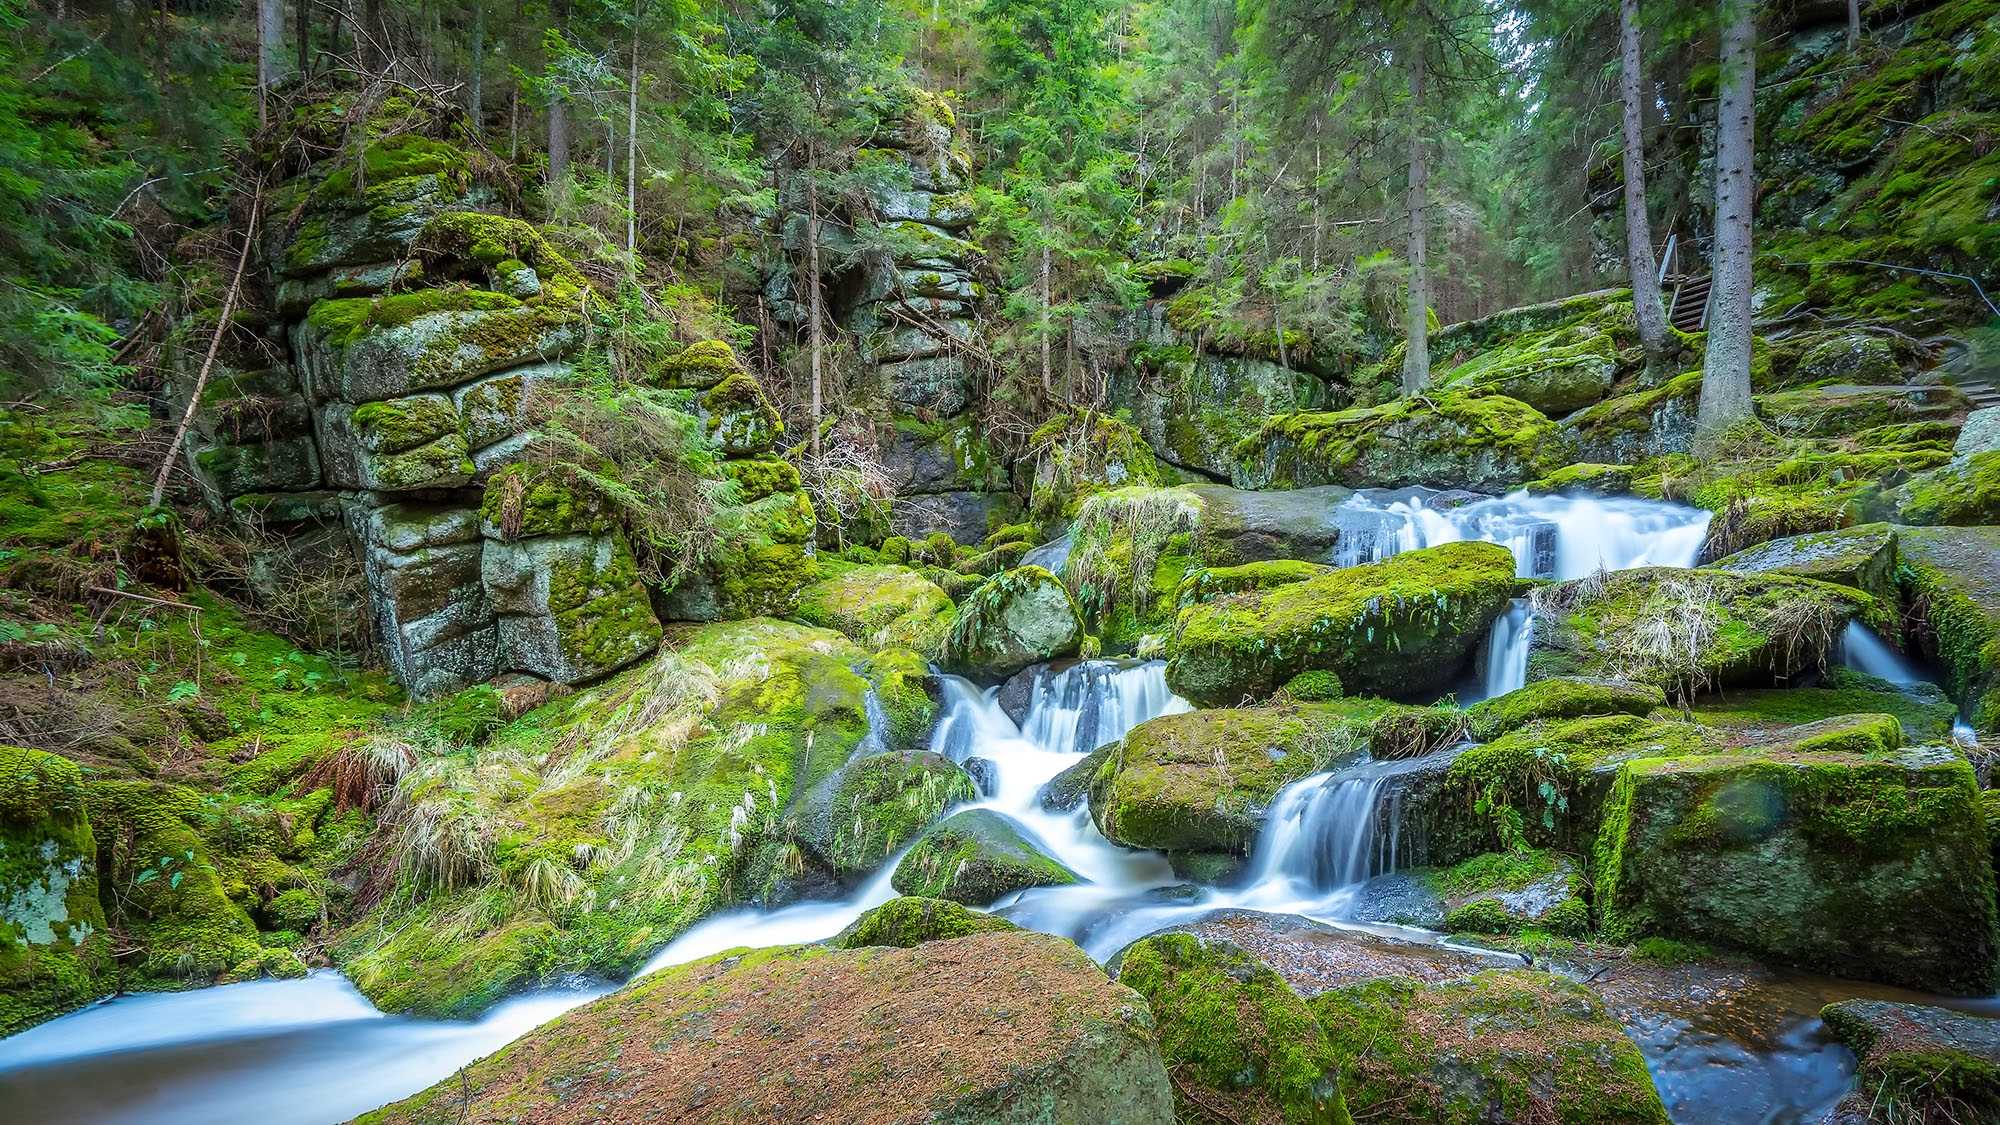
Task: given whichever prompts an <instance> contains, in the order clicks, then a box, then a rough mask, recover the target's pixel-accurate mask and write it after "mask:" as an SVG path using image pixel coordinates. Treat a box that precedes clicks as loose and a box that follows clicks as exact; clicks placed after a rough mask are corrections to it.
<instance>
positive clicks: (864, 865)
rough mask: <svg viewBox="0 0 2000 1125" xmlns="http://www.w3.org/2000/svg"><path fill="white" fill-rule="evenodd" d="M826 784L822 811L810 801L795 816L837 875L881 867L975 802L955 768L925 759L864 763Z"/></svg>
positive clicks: (939, 758)
mask: <svg viewBox="0 0 2000 1125" xmlns="http://www.w3.org/2000/svg"><path fill="white" fill-rule="evenodd" d="M829 782H830V783H829V784H828V785H826V786H825V789H826V793H825V800H824V805H823V806H821V804H820V801H819V799H818V798H819V796H820V795H819V794H818V793H814V794H811V795H808V797H807V798H806V800H805V802H804V805H803V807H802V808H800V809H799V810H798V814H797V819H798V821H799V824H800V827H799V829H798V835H799V838H800V840H801V841H802V842H803V843H805V844H806V845H807V846H809V847H811V848H813V850H814V851H815V852H816V853H817V854H818V855H819V857H820V858H821V860H822V861H823V862H825V863H826V865H827V866H828V867H830V868H832V869H833V871H834V872H835V873H836V874H840V875H849V874H862V873H866V872H869V871H873V870H874V869H876V868H877V867H880V866H881V865H882V861H883V860H885V859H887V858H889V856H891V855H893V854H894V853H895V851H896V849H898V848H900V847H902V846H903V845H905V844H907V843H909V842H910V841H911V840H914V839H916V838H917V836H918V835H919V834H921V833H922V832H923V831H924V829H926V828H928V827H930V825H931V823H932V822H933V821H935V820H937V818H938V817H939V816H941V815H943V813H944V811H945V809H947V808H949V807H950V806H952V805H955V804H959V803H961V802H965V801H970V800H972V799H973V797H974V796H975V795H976V794H975V793H974V792H973V787H972V779H971V778H970V777H968V776H967V775H966V772H965V771H964V770H963V769H961V768H959V766H958V765H957V763H955V762H953V761H952V760H951V759H949V758H946V757H944V756H943V755H941V754H933V753H929V752H927V751H904V752H896V751H891V752H889V753H886V754H875V755H871V756H869V757H866V758H863V759H862V760H860V761H858V762H854V763H852V764H850V765H847V766H844V767H842V768H841V770H840V772H839V773H837V774H835V775H834V776H833V777H832V778H830V779H829ZM989 901H990V900H989Z"/></svg>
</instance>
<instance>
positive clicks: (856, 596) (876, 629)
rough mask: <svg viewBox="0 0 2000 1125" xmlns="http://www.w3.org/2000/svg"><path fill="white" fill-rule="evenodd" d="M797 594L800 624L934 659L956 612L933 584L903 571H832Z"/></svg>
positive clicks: (827, 569) (857, 568)
mask: <svg viewBox="0 0 2000 1125" xmlns="http://www.w3.org/2000/svg"><path fill="white" fill-rule="evenodd" d="M821 575H822V576H821V578H820V580H819V581H817V582H815V583H813V584H812V585H810V586H808V587H806V588H805V589H804V590H803V591H801V593H800V595H799V610H798V615H799V619H800V620H801V621H804V622H806V623H808V624H812V625H821V626H825V627H827V628H830V629H838V630H840V631H841V632H843V633H846V634H847V635H848V636H850V637H853V638H854V639H855V640H857V641H860V642H861V643H862V644H865V645H870V646H874V647H877V648H889V647H896V648H908V649H914V650H915V651H917V652H921V653H926V654H935V653H936V652H937V651H938V648H939V646H940V645H941V644H943V642H944V637H945V634H946V632H948V631H949V630H950V629H951V625H952V620H953V616H954V614H955V613H956V607H955V606H953V605H952V602H951V599H950V598H949V597H947V596H946V595H945V592H944V591H943V590H941V589H939V588H938V587H937V584H936V583H934V582H931V581H930V580H929V579H926V578H925V577H924V576H923V575H921V574H918V573H917V572H916V571H914V570H911V569H910V568H908V567H905V566H853V567H834V566H831V565H828V564H825V563H822V564H821Z"/></svg>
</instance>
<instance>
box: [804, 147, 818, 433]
mask: <svg viewBox="0 0 2000 1125" xmlns="http://www.w3.org/2000/svg"><path fill="white" fill-rule="evenodd" d="M806 285H807V286H808V287H809V288H808V294H807V303H806V317H807V323H808V325H809V327H808V328H807V329H806V346H807V347H808V348H810V349H811V351H812V454H813V457H815V458H817V457H818V456H819V412H820V355H819V353H820V343H821V341H820V307H819V305H820V285H819V169H818V167H817V165H816V164H815V162H814V160H813V146H812V145H811V143H810V142H808V143H807V145H806Z"/></svg>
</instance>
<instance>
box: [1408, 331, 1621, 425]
mask: <svg viewBox="0 0 2000 1125" xmlns="http://www.w3.org/2000/svg"><path fill="white" fill-rule="evenodd" d="M1617 374H1618V354H1617V349H1616V346H1615V345H1614V343H1613V341H1612V338H1611V336H1610V335H1608V334H1606V333H1605V332H1603V331H1601V330H1599V329H1597V328H1596V327H1594V326H1589V325H1579V326H1577V327H1576V328H1574V329H1571V330H1569V331H1567V332H1560V333H1550V334H1543V335H1535V336H1529V337H1525V338H1523V339H1521V340H1518V341H1516V342H1514V343H1511V344H1509V345H1507V346H1505V347H1501V348H1496V349H1494V350H1492V351H1489V352H1485V353H1483V354H1481V355H1479V356H1476V357H1474V358H1473V359H1471V360H1468V361H1466V362H1465V363H1462V364H1460V365H1458V366H1457V367H1454V368H1452V369H1451V370H1450V371H1448V372H1445V373H1444V374H1443V375H1442V379H1443V380H1444V381H1445V382H1446V384H1447V385H1451V386H1461V385H1462V386H1475V387H1482V388H1486V389H1488V390H1491V391H1493V392H1494V393H1496V394H1501V395H1505V396H1507V397H1508V398H1512V399H1517V400H1519V401H1521V402H1525V403H1527V404H1528V405H1529V406H1531V407H1534V408H1535V409H1536V410H1538V411H1541V412H1542V413H1543V414H1546V415H1548V416H1550V417H1552V418H1553V417H1560V416H1561V415H1564V414H1568V413H1570V412H1571V411H1575V410H1581V409H1583V408H1584V407H1586V406H1590V405H1592V404H1594V403H1596V402H1598V401H1600V400H1601V399H1603V398H1604V396H1605V395H1607V394H1609V393H1611V384H1612V382H1613V380H1614V379H1616V377H1617Z"/></svg>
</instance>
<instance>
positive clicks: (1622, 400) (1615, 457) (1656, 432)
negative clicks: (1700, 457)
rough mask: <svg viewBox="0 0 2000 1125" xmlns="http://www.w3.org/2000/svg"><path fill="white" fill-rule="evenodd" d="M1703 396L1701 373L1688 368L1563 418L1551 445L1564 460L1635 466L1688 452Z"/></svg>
mask: <svg viewBox="0 0 2000 1125" xmlns="http://www.w3.org/2000/svg"><path fill="white" fill-rule="evenodd" d="M1700 398H1701V372H1699V371H1690V372H1688V373H1687V374H1685V375H1680V376H1678V377H1676V378H1673V379H1670V380H1668V381H1667V382H1665V383H1662V384H1660V385H1659V386H1657V387H1649V388H1644V389H1640V390H1634V391H1632V392H1630V393H1627V394H1620V395H1614V396H1613V397H1611V398H1607V399H1605V400H1604V401H1603V402H1600V403H1598V404H1596V405H1595V406H1590V407H1586V408H1585V409H1583V410H1579V411H1577V412H1576V413H1575V414H1572V415H1570V416H1569V417H1567V418H1564V419H1563V420H1562V424H1561V428H1560V430H1559V431H1558V432H1557V433H1556V435H1554V436H1555V440H1554V441H1553V442H1551V444H1554V445H1557V446H1559V447H1560V448H1561V449H1562V451H1563V453H1564V454H1565V455H1566V456H1564V457H1563V458H1562V459H1563V460H1567V461H1573V462H1582V463H1587V464H1593V465H1636V464H1638V463H1639V462H1641V461H1645V460H1648V459H1650V458H1653V457H1658V456H1660V455H1662V454H1667V453H1686V452H1687V451H1688V449H1689V447H1690V446H1691V444H1692V442H1693V440H1694V418H1695V407H1696V405H1697V404H1698V402H1699V401H1700ZM1551 468H1553V466H1551Z"/></svg>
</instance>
